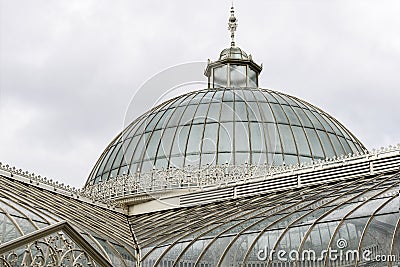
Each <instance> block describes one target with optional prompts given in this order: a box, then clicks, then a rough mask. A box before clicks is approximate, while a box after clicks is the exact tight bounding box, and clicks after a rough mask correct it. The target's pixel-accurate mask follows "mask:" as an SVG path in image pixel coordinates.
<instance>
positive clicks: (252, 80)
mask: <svg viewBox="0 0 400 267" xmlns="http://www.w3.org/2000/svg"><path fill="white" fill-rule="evenodd" d="M249 87H257V73H256V72H255V71H254V70H252V69H251V68H249Z"/></svg>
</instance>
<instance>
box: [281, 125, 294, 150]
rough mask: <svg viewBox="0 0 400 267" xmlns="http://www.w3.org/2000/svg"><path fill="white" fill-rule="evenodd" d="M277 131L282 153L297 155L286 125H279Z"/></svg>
mask: <svg viewBox="0 0 400 267" xmlns="http://www.w3.org/2000/svg"><path fill="white" fill-rule="evenodd" d="M279 131H280V135H281V138H282V143H283V152H284V153H285V154H297V150H296V145H295V143H294V140H293V135H292V131H291V130H290V126H288V125H279Z"/></svg>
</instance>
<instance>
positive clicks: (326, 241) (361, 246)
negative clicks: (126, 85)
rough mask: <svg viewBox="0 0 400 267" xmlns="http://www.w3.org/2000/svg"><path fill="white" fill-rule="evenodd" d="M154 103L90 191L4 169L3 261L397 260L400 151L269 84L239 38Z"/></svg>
mask: <svg viewBox="0 0 400 267" xmlns="http://www.w3.org/2000/svg"><path fill="white" fill-rule="evenodd" d="M228 25H229V29H230V31H231V38H232V41H231V47H229V48H226V49H224V50H223V51H222V52H221V54H220V56H219V58H218V60H216V61H215V62H211V61H209V63H208V65H207V67H206V69H205V76H206V77H207V79H208V88H206V89H200V90H197V91H193V92H189V93H186V94H183V95H181V96H178V97H175V98H173V99H170V100H167V101H166V102H164V103H162V104H160V105H158V106H156V107H154V108H153V109H151V110H149V111H148V112H146V113H144V114H143V115H142V116H139V117H138V118H137V119H135V120H134V121H133V122H132V123H131V124H129V125H128V126H127V127H126V128H125V129H124V130H123V131H122V132H121V133H119V134H118V135H117V136H116V137H115V138H114V140H112V141H111V143H110V144H109V145H108V146H107V147H106V149H105V150H104V152H103V153H102V154H101V156H100V157H99V159H98V160H97V162H96V163H95V165H94V167H93V169H92V171H91V173H90V175H89V177H88V179H87V181H86V183H85V186H84V187H83V188H82V189H75V188H70V187H69V186H66V185H64V184H60V183H58V182H57V181H53V180H50V179H47V178H44V177H41V176H39V175H35V174H31V173H29V172H26V171H23V170H21V169H18V168H15V167H12V166H9V165H5V164H2V163H0V217H1V220H0V267H3V266H7V267H11V266H32V267H33V266H125V267H130V266H138V267H139V266H143V267H147V266H161V267H173V266H176V267H195V266H199V267H213V266H223V267H225V266H235V267H236V266H237V267H239V266H240V267H266V266H271V267H278V266H279V267H283V266H285V267H286V266H290V267H292V266H293V267H294V266H298V267H305V266H307V267H311V266H393V267H394V266H399V264H400V216H399V212H400V197H399V192H400V145H397V146H392V147H388V148H382V149H380V150H372V151H368V150H367V149H366V148H365V147H364V145H363V144H362V143H361V142H360V141H359V140H358V139H357V138H356V137H355V135H353V134H352V133H351V132H350V131H349V130H348V129H347V128H346V127H345V126H343V125H342V124H341V123H340V122H339V121H337V120H336V119H335V118H334V117H332V116H331V115H329V114H327V113H326V112H324V111H323V110H321V109H319V108H317V107H315V106H314V105H312V104H309V103H307V102H306V101H304V100H301V99H299V98H297V97H294V96H289V95H286V94H284V93H280V92H276V91H273V90H270V89H262V88H260V87H259V84H258V77H259V74H260V72H261V70H262V65H258V64H257V63H255V62H254V61H253V58H252V57H251V56H250V55H248V54H247V53H245V52H244V51H243V50H242V49H240V48H239V47H237V46H236V45H235V41H234V32H235V30H236V27H237V20H236V18H235V16H234V11H233V8H232V10H231V17H230V18H229V24H228Z"/></svg>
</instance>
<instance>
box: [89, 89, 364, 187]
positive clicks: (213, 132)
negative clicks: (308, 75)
mask: <svg viewBox="0 0 400 267" xmlns="http://www.w3.org/2000/svg"><path fill="white" fill-rule="evenodd" d="M364 149H365V148H364V146H363V145H362V144H361V143H360V142H359V141H358V140H357V138H356V137H355V136H354V135H352V134H351V133H350V132H349V131H348V130H347V129H346V128H345V127H344V126H343V125H341V124H340V123H339V122H338V121H337V120H335V119H334V118H332V117H331V116H330V115H328V114H327V113H325V112H324V111H322V110H321V109H318V108H316V107H315V106H313V105H311V104H309V103H307V102H305V101H303V100H300V99H298V98H296V97H293V96H289V95H286V94H283V93H279V92H275V91H272V90H267V89H259V88H257V89H256V88H234V89H227V88H209V89H204V90H199V91H194V92H190V93H187V94H184V95H181V96H178V97H176V98H173V99H171V100H168V101H166V102H164V103H162V104H160V105H158V106H157V107H155V108H153V109H152V110H150V111H148V112H147V113H145V114H143V115H142V116H140V117H139V118H137V119H136V120H135V121H133V122H132V123H131V124H130V125H128V126H127V127H126V128H125V129H124V130H123V131H122V132H121V133H120V134H119V135H118V136H117V137H116V138H115V139H114V140H113V141H112V142H111V144H110V145H109V146H108V147H107V148H106V149H105V151H104V152H103V153H102V155H101V157H100V159H99V160H98V161H97V163H96V165H95V166H94V168H93V170H92V172H91V173H90V175H89V178H88V181H87V183H86V185H91V184H94V183H98V182H99V181H107V180H109V179H111V178H113V177H116V176H118V175H122V174H129V173H135V172H148V171H150V170H152V169H166V168H171V167H176V168H185V167H188V166H191V167H192V168H193V167H199V168H200V167H204V166H207V165H221V164H227V163H228V164H245V163H248V164H255V165H257V164H269V165H271V166H275V165H283V164H287V165H289V164H300V163H302V162H310V161H313V160H318V159H325V158H331V157H335V156H340V155H345V154H349V153H355V152H357V151H358V152H360V151H362V150H364Z"/></svg>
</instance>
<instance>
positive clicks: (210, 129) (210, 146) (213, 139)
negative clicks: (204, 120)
mask: <svg viewBox="0 0 400 267" xmlns="http://www.w3.org/2000/svg"><path fill="white" fill-rule="evenodd" d="M217 134H218V123H209V124H206V126H205V130H204V137H203V150H202V152H203V153H207V152H215V151H217Z"/></svg>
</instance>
